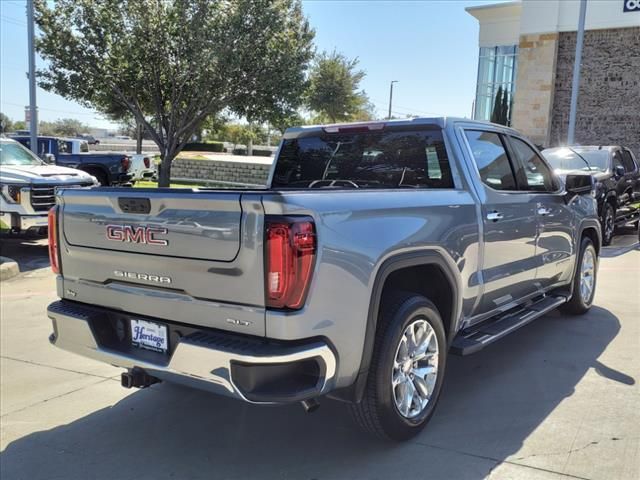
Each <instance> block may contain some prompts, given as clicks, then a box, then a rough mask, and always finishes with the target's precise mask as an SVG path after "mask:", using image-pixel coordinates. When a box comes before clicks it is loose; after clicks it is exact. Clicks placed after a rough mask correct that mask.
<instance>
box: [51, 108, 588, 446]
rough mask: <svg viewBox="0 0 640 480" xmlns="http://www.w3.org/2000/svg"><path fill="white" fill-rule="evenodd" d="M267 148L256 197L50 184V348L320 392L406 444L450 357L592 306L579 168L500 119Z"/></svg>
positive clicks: (347, 130)
mask: <svg viewBox="0 0 640 480" xmlns="http://www.w3.org/2000/svg"><path fill="white" fill-rule="evenodd" d="M278 152H279V153H278V155H277V158H276V160H275V162H274V163H273V166H272V171H271V174H270V176H269V179H270V180H269V182H268V186H267V187H266V188H263V189H234V190H215V189H202V188H201V189H172V190H165V189H160V190H159V189H135V190H132V191H126V192H124V191H123V190H121V189H92V190H87V191H79V190H78V191H75V190H65V191H63V192H62V193H61V201H60V203H59V205H58V206H57V207H56V208H54V209H52V210H51V222H52V225H55V226H56V228H55V229H52V230H51V231H50V236H49V239H50V244H51V245H52V248H51V265H52V267H53V270H54V272H55V273H56V274H57V275H58V295H59V296H60V297H61V300H59V301H56V302H54V303H52V304H51V305H49V307H48V315H49V317H50V318H51V319H52V321H53V333H52V335H51V337H50V340H51V342H52V343H53V344H54V345H56V346H58V347H60V348H62V349H65V350H69V351H71V352H75V353H77V354H80V355H83V356H86V357H91V358H94V359H97V360H100V361H103V362H106V363H108V364H112V365H116V366H119V367H123V368H125V369H127V371H126V372H125V373H123V374H122V385H123V386H125V387H132V386H133V387H146V386H149V385H151V384H153V383H155V382H157V381H159V380H168V381H174V382H179V383H184V384H186V385H191V386H195V387H199V388H203V389H207V390H210V391H212V392H216V393H220V394H223V395H228V396H231V397H234V398H237V399H240V400H244V401H247V402H251V403H258V404H274V403H275V404H280V403H291V402H301V403H302V405H303V406H304V407H305V409H307V410H313V409H315V408H317V406H318V401H319V398H320V397H322V396H323V395H329V396H331V397H334V398H338V399H341V400H344V401H347V402H349V403H350V404H351V410H352V412H353V415H354V418H355V419H356V421H357V422H358V423H359V424H360V425H361V426H362V427H363V428H365V430H367V431H370V432H372V433H374V434H377V435H380V436H384V437H389V438H393V439H396V440H404V439H407V438H409V437H411V436H413V435H415V434H416V433H418V432H419V431H420V430H421V429H422V428H423V427H424V426H425V424H426V423H427V422H428V420H429V419H430V417H431V416H432V415H433V413H434V410H435V407H436V404H437V401H438V397H439V395H440V391H441V387H442V382H443V379H444V377H445V374H446V364H447V354H448V352H450V351H451V352H453V353H455V354H459V355H467V354H471V353H474V352H477V351H479V350H482V349H483V348H485V347H487V346H488V345H490V344H492V343H493V342H494V341H497V340H499V339H501V338H503V337H504V336H505V335H508V334H509V333H511V332H513V331H515V330H517V329H518V328H521V327H523V326H524V325H526V324H528V323H529V322H531V321H533V320H535V319H536V318H539V317H541V316H542V315H544V314H545V313H547V312H549V311H551V310H553V309H555V308H557V307H561V308H563V310H564V311H565V312H568V313H572V314H581V313H584V312H586V311H588V310H589V308H590V307H591V305H592V303H593V298H594V294H595V288H596V277H597V270H598V254H599V252H600V244H601V239H600V225H599V223H598V215H597V205H596V201H595V199H594V198H593V196H592V190H593V178H592V177H591V176H590V175H588V174H585V173H578V174H568V175H567V176H566V178H565V182H564V184H563V183H562V182H560V180H559V179H558V178H557V177H556V175H555V174H554V173H553V170H552V169H551V168H550V167H549V165H548V164H547V163H546V161H545V160H544V159H543V157H542V156H541V155H540V154H539V152H538V151H537V149H536V148H535V147H534V146H533V145H532V144H531V143H530V142H529V141H528V140H527V139H526V138H524V137H522V136H521V135H520V134H519V133H518V132H517V131H515V130H512V129H510V128H507V127H503V126H499V125H493V124H489V123H485V122H477V121H472V120H465V119H450V118H435V119H412V120H402V121H390V122H373V123H364V124H363V123H359V124H345V125H330V126H326V127H321V126H315V127H302V128H293V129H289V130H287V131H286V133H285V134H284V139H283V141H282V143H281V145H280V149H279V151H278ZM552 326H553V325H552V324H548V325H547V327H552ZM504 361H505V362H509V359H508V358H506V356H505V359H504Z"/></svg>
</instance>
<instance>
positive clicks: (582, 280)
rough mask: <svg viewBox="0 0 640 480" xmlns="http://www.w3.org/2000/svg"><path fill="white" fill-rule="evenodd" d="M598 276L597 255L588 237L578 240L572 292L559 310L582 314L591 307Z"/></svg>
mask: <svg viewBox="0 0 640 480" xmlns="http://www.w3.org/2000/svg"><path fill="white" fill-rule="evenodd" d="M597 278H598V255H597V254H596V249H595V247H594V246H593V242H592V241H591V239H590V238H589V237H583V238H582V241H581V242H580V253H579V254H578V258H577V265H576V271H575V273H574V274H573V294H572V295H571V298H570V299H569V301H568V302H567V303H565V304H564V305H562V306H561V307H560V311H562V312H563V313H568V314H571V315H582V314H583V313H586V312H588V311H589V309H590V308H591V305H592V304H593V297H594V296H595V294H596V280H597Z"/></svg>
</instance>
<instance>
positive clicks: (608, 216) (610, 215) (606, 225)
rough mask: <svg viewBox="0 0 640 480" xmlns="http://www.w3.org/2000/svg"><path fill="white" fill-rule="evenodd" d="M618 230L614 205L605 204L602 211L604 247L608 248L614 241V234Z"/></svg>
mask: <svg viewBox="0 0 640 480" xmlns="http://www.w3.org/2000/svg"><path fill="white" fill-rule="evenodd" d="M615 228H616V211H615V210H614V208H613V205H611V204H610V203H608V202H607V203H605V204H604V208H603V210H602V245H603V246H607V245H610V244H611V241H612V240H613V233H614V231H615Z"/></svg>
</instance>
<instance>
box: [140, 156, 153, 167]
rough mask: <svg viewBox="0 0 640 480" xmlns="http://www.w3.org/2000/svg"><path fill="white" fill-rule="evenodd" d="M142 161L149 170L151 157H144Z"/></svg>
mask: <svg viewBox="0 0 640 480" xmlns="http://www.w3.org/2000/svg"><path fill="white" fill-rule="evenodd" d="M142 161H143V162H144V168H149V167H150V166H151V159H150V158H149V157H144V158H143V159H142Z"/></svg>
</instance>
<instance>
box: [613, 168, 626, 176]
mask: <svg viewBox="0 0 640 480" xmlns="http://www.w3.org/2000/svg"><path fill="white" fill-rule="evenodd" d="M613 173H614V175H615V176H616V177H624V174H625V171H624V167H623V166H622V165H616V166H615V167H614V168H613Z"/></svg>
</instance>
